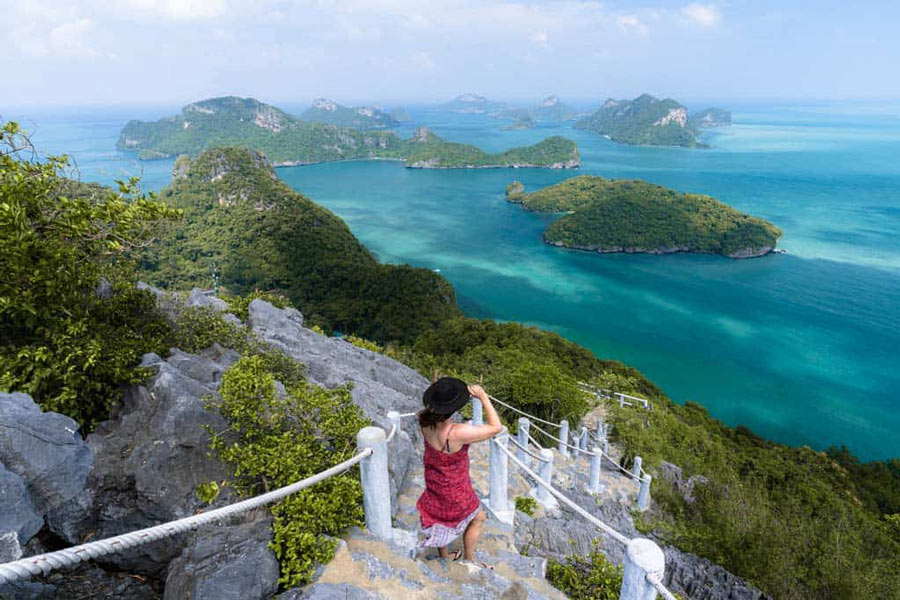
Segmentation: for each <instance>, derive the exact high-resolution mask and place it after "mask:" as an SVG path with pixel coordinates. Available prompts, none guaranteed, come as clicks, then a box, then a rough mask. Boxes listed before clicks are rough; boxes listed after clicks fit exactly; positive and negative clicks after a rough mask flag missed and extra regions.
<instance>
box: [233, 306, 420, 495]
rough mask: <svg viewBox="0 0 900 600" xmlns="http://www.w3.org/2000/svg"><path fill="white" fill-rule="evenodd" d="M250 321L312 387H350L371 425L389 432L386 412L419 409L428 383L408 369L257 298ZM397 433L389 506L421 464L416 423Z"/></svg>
mask: <svg viewBox="0 0 900 600" xmlns="http://www.w3.org/2000/svg"><path fill="white" fill-rule="evenodd" d="M249 323H250V325H251V326H252V327H253V332H254V333H255V334H256V335H257V336H259V338H260V339H262V340H264V341H266V342H268V343H269V344H271V345H272V346H274V347H276V348H279V349H281V350H282V351H284V352H285V354H287V355H288V356H290V357H292V358H294V359H296V360H298V361H300V362H302V363H303V364H305V365H306V367H307V378H308V379H309V381H310V382H311V383H316V384H318V385H321V386H324V387H326V388H334V387H338V386H340V385H344V384H347V383H352V384H353V391H352V397H353V401H354V402H355V403H356V404H357V405H358V406H359V407H360V408H361V409H362V410H363V412H364V413H365V414H366V416H367V417H369V418H370V419H372V421H374V422H375V424H376V425H378V426H380V427H383V428H385V429H386V430H388V431H389V430H390V427H391V425H390V423H389V422H388V420H387V416H386V415H387V412H388V411H389V410H396V411H397V412H399V413H405V412H414V411H417V410H419V409H421V408H422V392H424V391H425V388H427V387H428V380H427V379H425V378H424V377H422V376H421V375H419V374H418V373H417V372H416V371H414V370H412V369H410V368H409V367H407V366H405V365H403V364H401V363H399V362H397V361H395V360H392V359H390V358H388V357H386V356H384V355H382V354H378V353H376V352H371V351H369V350H365V349H363V348H359V347H357V346H354V345H352V344H349V343H347V342H345V341H342V340H340V339H337V338H330V337H326V336H323V335H319V334H318V333H316V332H315V331H312V330H311V329H307V328H305V327H303V326H302V325H303V316H302V315H301V314H300V312H299V311H297V310H295V309H293V308H285V309H279V308H275V307H274V306H272V305H271V304H269V303H268V302H266V301H264V300H261V299H258V298H257V299H256V300H254V301H253V302H251V303H250V307H249ZM401 424H402V431H400V432H398V435H397V436H396V437H395V438H394V440H393V442H392V443H391V452H390V456H389V463H388V467H389V469H390V474H391V494H392V499H393V500H394V501H393V502H392V503H391V506H393V507H395V508H396V506H397V503H396V497H397V491H398V488H399V486H401V485H402V482H403V481H405V479H406V477H407V474H408V473H409V470H410V468H411V465H412V464H413V463H415V462H417V461H420V460H421V457H420V455H419V453H418V451H417V449H418V448H420V447H421V444H422V437H421V432H420V431H419V428H418V425H417V424H416V421H415V419H411V418H407V419H403V420H402V421H401Z"/></svg>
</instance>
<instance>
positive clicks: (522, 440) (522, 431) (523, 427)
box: [516, 417, 531, 466]
mask: <svg viewBox="0 0 900 600" xmlns="http://www.w3.org/2000/svg"><path fill="white" fill-rule="evenodd" d="M530 430H531V421H529V420H528V418H527V417H519V429H518V432H517V433H516V435H517V436H518V438H519V446H521V447H520V448H519V452H518V453H517V454H518V456H519V460H521V461H522V462H523V463H525V464H526V465H529V466H530V465H531V462H530V461H529V460H528V459H529V456H528V454H526V453H525V450H524V448H527V447H528V432H529V431H530Z"/></svg>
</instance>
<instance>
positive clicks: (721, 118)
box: [690, 108, 731, 127]
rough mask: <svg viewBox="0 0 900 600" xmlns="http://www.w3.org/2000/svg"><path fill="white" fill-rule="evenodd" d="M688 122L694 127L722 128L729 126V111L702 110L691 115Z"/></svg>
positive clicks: (716, 109)
mask: <svg viewBox="0 0 900 600" xmlns="http://www.w3.org/2000/svg"><path fill="white" fill-rule="evenodd" d="M690 122H691V123H693V124H694V125H695V126H696V127H724V126H726V125H731V111H727V110H725V109H724V108H704V109H703V110H698V111H696V112H693V113H691V116H690Z"/></svg>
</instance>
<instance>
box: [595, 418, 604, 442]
mask: <svg viewBox="0 0 900 600" xmlns="http://www.w3.org/2000/svg"><path fill="white" fill-rule="evenodd" d="M595 433H596V435H597V443H598V444H599V443H600V440H602V439H603V438H605V437H606V428H605V427H604V426H603V419H601V418H600V417H597V430H596V431H595Z"/></svg>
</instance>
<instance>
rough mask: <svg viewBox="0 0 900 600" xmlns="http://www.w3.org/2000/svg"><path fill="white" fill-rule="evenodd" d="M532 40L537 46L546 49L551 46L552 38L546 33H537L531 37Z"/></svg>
mask: <svg viewBox="0 0 900 600" xmlns="http://www.w3.org/2000/svg"><path fill="white" fill-rule="evenodd" d="M531 39H532V41H534V42H535V43H536V44H538V45H539V46H543V47H544V48H546V47H547V46H549V45H550V36H549V35H547V32H546V31H535V32H534V33H533V34H532V35H531Z"/></svg>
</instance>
